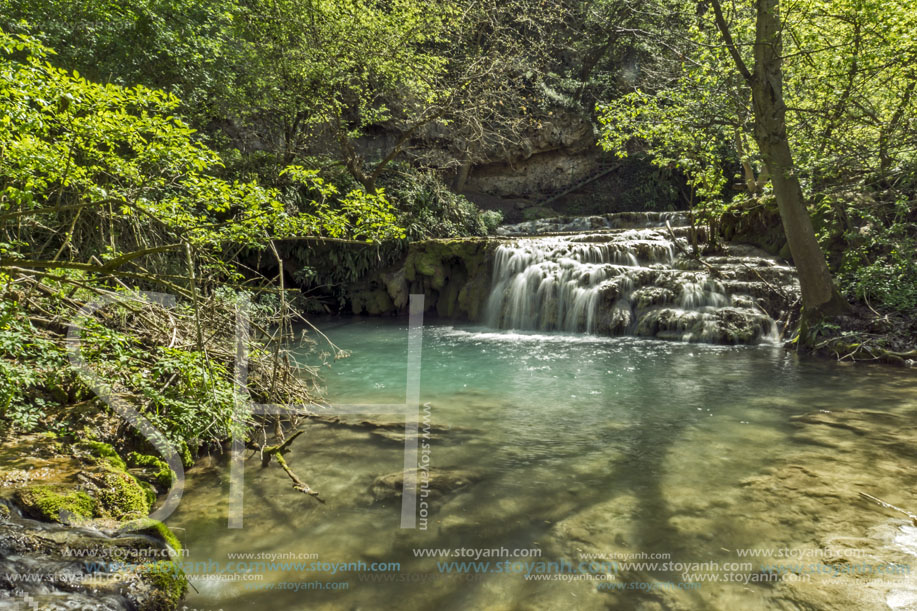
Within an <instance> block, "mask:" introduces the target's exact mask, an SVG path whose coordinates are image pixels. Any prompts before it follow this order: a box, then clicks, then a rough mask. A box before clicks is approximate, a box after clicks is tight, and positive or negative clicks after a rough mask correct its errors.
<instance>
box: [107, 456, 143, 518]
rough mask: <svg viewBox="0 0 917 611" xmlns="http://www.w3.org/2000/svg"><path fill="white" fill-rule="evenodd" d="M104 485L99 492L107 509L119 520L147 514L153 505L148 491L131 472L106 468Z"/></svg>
mask: <svg viewBox="0 0 917 611" xmlns="http://www.w3.org/2000/svg"><path fill="white" fill-rule="evenodd" d="M102 480H103V482H104V484H105V485H104V487H102V488H101V489H100V490H99V492H98V497H99V501H100V502H101V504H102V506H103V507H104V508H105V510H106V511H107V512H108V513H109V514H110V515H111V516H112V517H114V518H117V519H119V520H122V519H127V518H135V517H141V516H145V515H146V514H148V513H149V512H150V506H151V505H152V503H151V501H150V498H149V496H148V495H147V491H146V490H144V489H143V487H142V486H141V485H140V483H139V482H138V481H137V480H136V479H135V478H134V476H133V475H131V474H130V473H125V472H124V471H117V470H114V469H109V470H106V471H105V472H104V473H103V474H102Z"/></svg>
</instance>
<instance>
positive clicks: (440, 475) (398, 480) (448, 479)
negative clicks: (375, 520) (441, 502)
mask: <svg viewBox="0 0 917 611" xmlns="http://www.w3.org/2000/svg"><path fill="white" fill-rule="evenodd" d="M427 473H429V480H427V479H426V475H425V472H424V471H423V470H422V469H417V475H416V477H417V494H418V496H420V494H421V487H422V484H423V483H424V482H429V490H430V494H429V497H430V498H435V497H438V496H442V495H445V494H449V493H451V492H455V491H456V490H460V489H462V488H464V487H466V486H469V485H471V484H473V483H475V482H477V481H479V480H480V479H481V476H480V474H478V473H477V472H474V471H470V470H461V469H430V470H429V471H428V472H427ZM404 476H405V472H404V471H397V472H395V473H389V474H388V475H382V476H380V477H377V478H376V480H375V481H374V482H373V483H372V486H371V488H370V491H371V492H372V495H373V498H374V499H375V500H376V501H390V500H392V499H396V498H399V497H400V496H401V494H402V490H403V489H404Z"/></svg>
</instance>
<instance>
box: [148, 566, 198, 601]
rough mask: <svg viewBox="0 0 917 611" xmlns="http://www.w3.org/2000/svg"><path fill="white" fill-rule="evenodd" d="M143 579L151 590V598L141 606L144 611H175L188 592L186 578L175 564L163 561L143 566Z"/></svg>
mask: <svg viewBox="0 0 917 611" xmlns="http://www.w3.org/2000/svg"><path fill="white" fill-rule="evenodd" d="M143 579H144V581H146V582H147V583H149V584H150V586H151V587H152V588H153V595H152V597H151V598H150V599H149V600H148V601H147V602H146V604H145V605H143V609H144V610H145V611H172V610H173V609H177V608H178V604H179V603H180V602H181V599H182V598H184V596H185V594H186V593H187V592H188V578H187V577H185V572H184V571H183V570H182V568H181V564H179V563H177V562H171V561H166V560H163V561H161V562H152V563H150V564H147V565H144V567H143Z"/></svg>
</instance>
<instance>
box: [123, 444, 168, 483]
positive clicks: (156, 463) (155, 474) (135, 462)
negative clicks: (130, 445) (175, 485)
mask: <svg viewBox="0 0 917 611" xmlns="http://www.w3.org/2000/svg"><path fill="white" fill-rule="evenodd" d="M127 464H128V465H130V466H131V467H139V468H142V469H147V470H149V471H150V481H151V482H152V483H154V484H156V485H157V486H159V487H160V488H162V489H168V488H169V487H171V486H172V482H173V481H175V471H173V470H172V468H171V467H169V463H167V462H166V461H164V460H162V459H161V458H159V457H157V456H153V455H151V454H140V453H139V452H130V453H128V455H127Z"/></svg>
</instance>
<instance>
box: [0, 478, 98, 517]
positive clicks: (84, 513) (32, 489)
mask: <svg viewBox="0 0 917 611" xmlns="http://www.w3.org/2000/svg"><path fill="white" fill-rule="evenodd" d="M16 501H17V502H18V503H19V504H20V505H21V506H22V508H23V510H24V511H25V512H26V513H27V514H29V515H31V516H32V517H35V518H39V519H45V520H50V521H53V522H64V521H65V520H64V519H62V517H67V515H68V514H69V515H70V516H75V517H79V518H85V519H89V518H92V517H93V515H94V514H95V513H96V510H97V505H96V502H95V500H94V499H93V498H92V497H90V496H89V495H88V494H86V493H85V492H80V491H76V490H67V489H64V488H59V487H52V486H29V487H27V488H22V489H20V490H17V491H16ZM62 513H63V514H64V515H63V516H62V515H61V514H62Z"/></svg>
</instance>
